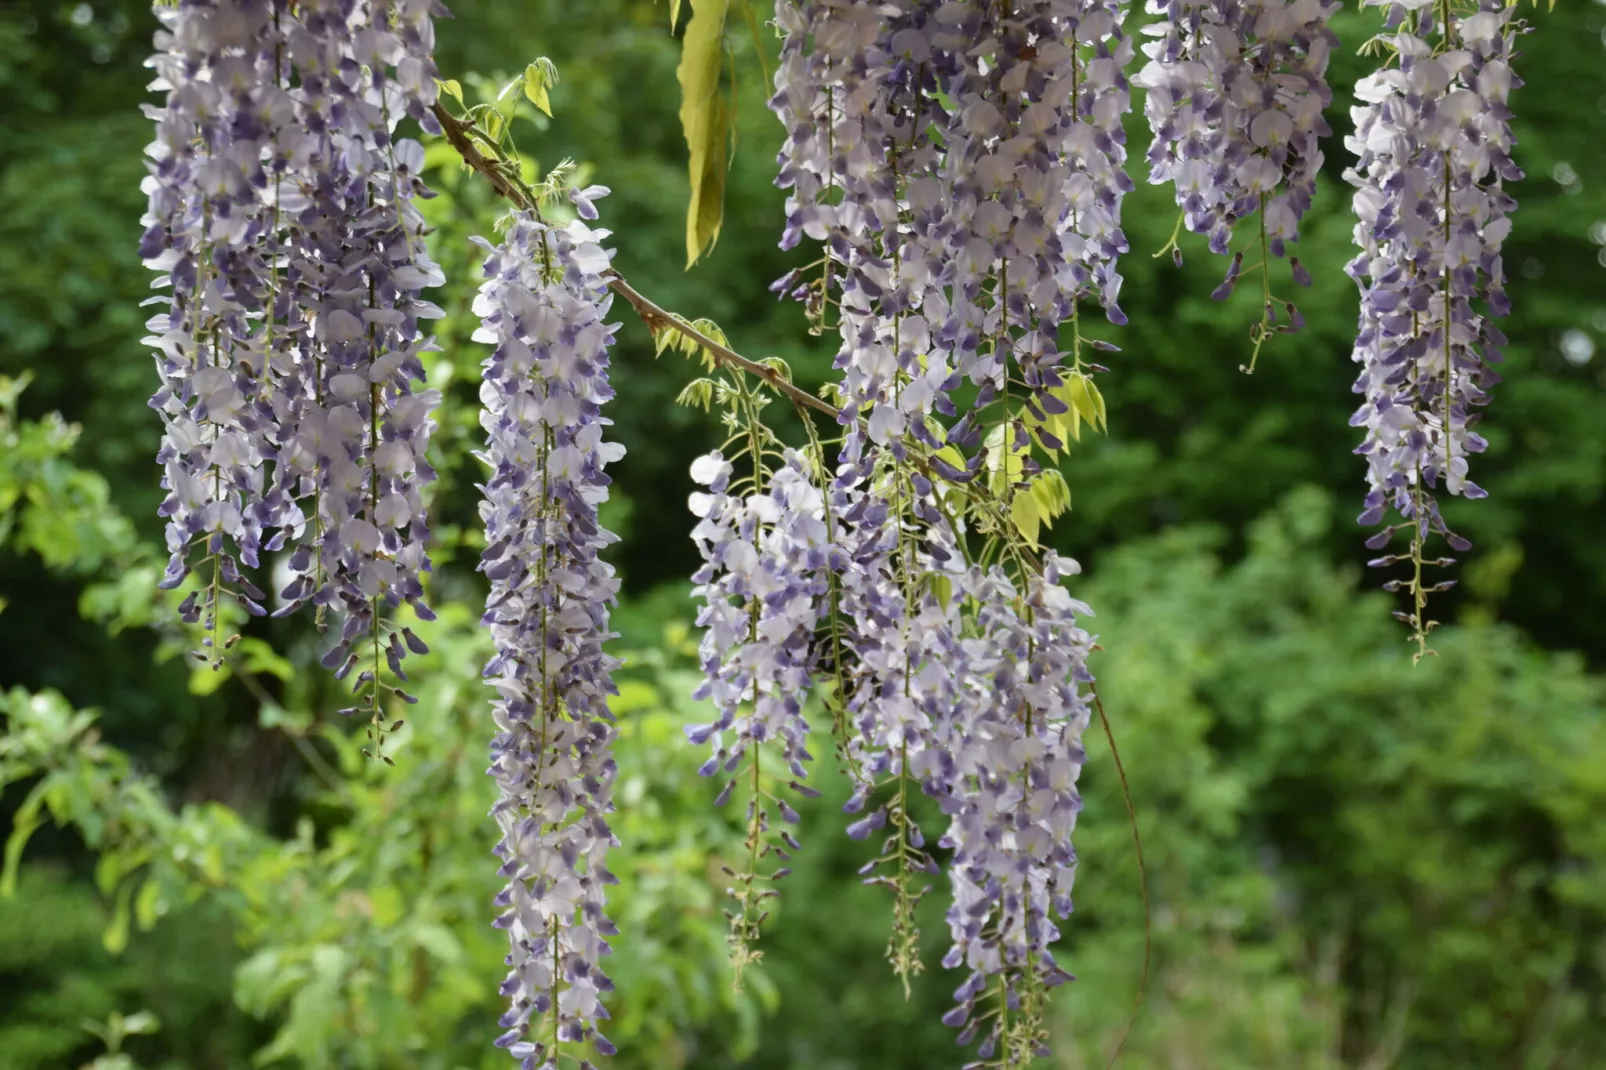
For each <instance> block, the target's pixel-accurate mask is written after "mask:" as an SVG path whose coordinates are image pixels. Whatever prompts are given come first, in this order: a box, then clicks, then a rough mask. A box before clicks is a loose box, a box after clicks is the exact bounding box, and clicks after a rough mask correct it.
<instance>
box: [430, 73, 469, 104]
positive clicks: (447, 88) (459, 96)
mask: <svg viewBox="0 0 1606 1070" xmlns="http://www.w3.org/2000/svg"><path fill="white" fill-rule="evenodd" d="M436 84H437V85H439V86H440V87H441V92H442V93H445V94H446V95H447V96H449V97H451V98H452V99H453V100H455V101H457V106H458V107H459V108H461V107H462V106H463V87H462V86H461V85H458V84H457V79H456V78H442V79H439V80H438V81H437V82H436Z"/></svg>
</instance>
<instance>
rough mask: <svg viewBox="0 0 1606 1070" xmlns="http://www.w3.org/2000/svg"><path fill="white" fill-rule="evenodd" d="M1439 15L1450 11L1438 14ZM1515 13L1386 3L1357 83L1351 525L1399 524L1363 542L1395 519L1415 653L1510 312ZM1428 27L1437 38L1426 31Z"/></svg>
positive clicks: (1492, 2)
mask: <svg viewBox="0 0 1606 1070" xmlns="http://www.w3.org/2000/svg"><path fill="white" fill-rule="evenodd" d="M1447 16H1448V17H1447ZM1511 17H1512V16H1511V11H1510V9H1509V8H1508V7H1507V6H1506V5H1504V4H1502V3H1499V2H1498V0H1489V2H1488V3H1486V4H1484V5H1483V7H1482V9H1481V10H1479V11H1477V12H1476V13H1473V14H1470V15H1466V16H1464V17H1458V16H1457V15H1455V14H1454V13H1453V12H1452V10H1451V9H1450V8H1449V7H1448V6H1447V5H1443V4H1441V5H1438V6H1436V7H1435V6H1430V5H1426V4H1410V5H1404V4H1397V5H1394V6H1392V7H1391V8H1390V31H1391V32H1390V33H1389V34H1388V35H1386V37H1385V38H1384V41H1385V43H1386V45H1387V46H1388V48H1389V49H1390V50H1391V51H1392V53H1393V54H1394V55H1395V56H1397V57H1398V61H1399V62H1398V66H1390V67H1386V68H1384V69H1383V70H1381V71H1378V72H1377V73H1376V74H1373V75H1370V76H1368V77H1367V78H1365V79H1363V80H1362V81H1361V82H1360V84H1359V85H1358V86H1357V87H1356V92H1357V95H1358V96H1359V97H1360V98H1361V100H1362V102H1363V103H1361V104H1360V105H1359V106H1357V107H1356V108H1354V109H1353V111H1354V118H1355V134H1354V136H1353V137H1352V138H1351V139H1350V140H1349V147H1350V148H1351V150H1352V151H1353V152H1355V154H1356V155H1357V157H1358V161H1357V163H1356V165H1355V167H1354V168H1352V169H1351V170H1350V171H1348V172H1346V177H1347V178H1348V179H1349V180H1350V182H1351V183H1352V184H1354V185H1355V186H1356V193H1355V198H1354V200H1355V214H1356V216H1357V218H1358V222H1357V223H1356V227H1355V240H1356V244H1358V245H1359V246H1360V247H1361V253H1360V255H1359V256H1357V257H1356V258H1355V259H1354V260H1353V261H1352V262H1351V263H1350V265H1349V268H1348V271H1349V274H1350V275H1351V276H1352V277H1354V278H1355V280H1356V281H1357V283H1359V285H1360V289H1361V316H1360V329H1359V333H1358V335H1357V337H1356V343H1355V353H1354V359H1355V361H1356V363H1358V364H1360V366H1361V371H1360V375H1359V377H1358V378H1357V379H1356V382H1355V392H1356V393H1358V394H1361V395H1363V398H1364V400H1363V401H1362V403H1361V405H1360V407H1359V408H1358V409H1356V411H1355V415H1354V416H1353V417H1352V418H1351V420H1350V423H1351V424H1352V425H1353V426H1356V427H1363V428H1365V429H1366V439H1365V441H1364V442H1363V443H1362V444H1361V446H1360V448H1359V449H1358V450H1357V451H1356V452H1358V453H1360V454H1361V455H1362V456H1364V457H1365V458H1366V461H1367V481H1368V483H1369V485H1370V488H1371V489H1370V490H1369V491H1368V493H1367V495H1366V509H1365V511H1364V512H1363V513H1362V514H1361V517H1360V522H1361V523H1363V524H1367V525H1373V524H1380V523H1383V522H1384V520H1385V519H1386V518H1387V517H1388V516H1389V514H1390V512H1391V511H1392V512H1393V513H1394V514H1395V515H1397V516H1398V517H1399V518H1400V520H1399V522H1397V523H1395V524H1392V525H1390V526H1388V527H1386V528H1385V529H1384V530H1383V531H1381V532H1379V533H1378V534H1377V535H1376V536H1375V537H1374V538H1373V539H1372V540H1370V541H1369V543H1368V545H1369V546H1372V547H1373V548H1375V549H1383V548H1385V547H1386V546H1387V545H1388V544H1389V542H1390V539H1391V537H1392V535H1393V534H1394V532H1395V531H1396V530H1397V529H1401V528H1403V529H1406V530H1408V531H1409V532H1410V549H1409V551H1408V552H1406V553H1404V554H1388V555H1385V556H1383V557H1381V558H1378V559H1377V560H1376V561H1375V562H1374V564H1377V565H1384V566H1386V565H1392V564H1395V563H1397V562H1401V561H1404V562H1408V563H1409V564H1410V566H1411V575H1410V576H1409V577H1408V578H1406V579H1403V580H1391V581H1390V582H1389V584H1388V585H1387V586H1388V587H1389V588H1390V589H1394V590H1399V589H1404V590H1405V591H1407V593H1409V594H1410V596H1411V609H1410V610H1408V611H1399V612H1397V613H1396V616H1398V617H1400V618H1401V619H1402V620H1404V621H1405V622H1406V623H1408V624H1410V625H1411V627H1412V630H1413V634H1414V636H1415V638H1416V640H1417V642H1418V644H1419V645H1418V654H1419V656H1420V654H1421V653H1422V652H1425V651H1426V649H1427V648H1426V636H1427V633H1428V631H1429V630H1431V628H1432V627H1433V622H1431V621H1429V620H1428V619H1427V618H1426V616H1425V615H1424V607H1425V604H1426V601H1427V596H1428V594H1430V593H1432V592H1434V591H1438V590H1443V589H1445V588H1447V587H1449V586H1450V585H1452V584H1453V583H1454V582H1455V581H1453V580H1446V581H1442V582H1440V583H1437V584H1429V583H1427V582H1426V581H1425V580H1424V579H1423V576H1422V569H1423V567H1424V566H1427V565H1434V564H1448V563H1449V559H1445V558H1433V559H1429V558H1427V557H1426V556H1425V553H1426V551H1425V544H1426V543H1427V540H1428V538H1429V537H1430V535H1432V534H1435V533H1437V534H1440V535H1443V536H1445V537H1446V539H1447V540H1448V542H1449V544H1450V546H1451V548H1452V549H1456V550H1464V549H1466V548H1467V547H1468V544H1467V542H1466V540H1465V539H1463V538H1461V537H1460V536H1458V535H1456V534H1454V533H1453V532H1451V531H1450V530H1449V529H1448V528H1447V527H1446V526H1445V522H1444V519H1443V517H1442V516H1441V514H1440V512H1439V503H1438V497H1437V495H1438V491H1439V488H1440V487H1441V486H1442V487H1443V490H1444V491H1445V492H1447V493H1449V494H1458V495H1464V496H1465V497H1468V498H1482V497H1484V496H1485V492H1484V490H1483V488H1481V487H1479V486H1478V485H1477V484H1476V483H1474V482H1472V481H1471V480H1470V479H1469V478H1468V475H1469V463H1468V462H1469V459H1470V457H1471V456H1472V455H1473V454H1475V453H1480V452H1482V451H1483V449H1484V448H1485V447H1486V445H1487V443H1486V442H1485V440H1484V439H1483V437H1482V436H1481V435H1479V434H1478V433H1477V432H1476V431H1474V430H1473V426H1474V424H1475V422H1476V420H1477V416H1476V414H1475V413H1474V412H1473V409H1474V408H1475V407H1476V406H1480V405H1483V404H1485V403H1486V402H1487V401H1488V397H1489V396H1488V393H1487V388H1488V387H1489V386H1491V385H1492V384H1493V383H1494V382H1495V380H1496V376H1495V373H1494V371H1493V369H1492V368H1491V367H1490V365H1491V364H1494V363H1497V362H1499V360H1500V358H1501V354H1500V346H1501V345H1503V344H1504V342H1505V337H1504V335H1502V333H1501V332H1500V330H1499V328H1497V327H1496V326H1494V324H1493V323H1492V322H1491V318H1492V317H1495V316H1499V315H1503V314H1504V313H1505V312H1506V311H1507V310H1508V307H1509V306H1508V303H1507V301H1506V297H1505V292H1504V288H1505V271H1504V267H1503V265H1502V262H1501V256H1500V249H1501V245H1502V243H1503V242H1504V240H1505V237H1506V235H1507V234H1508V233H1509V232H1510V229H1511V220H1510V213H1511V211H1512V210H1513V209H1514V208H1515V206H1516V205H1515V202H1514V201H1513V200H1512V198H1511V196H1510V195H1509V194H1508V193H1507V192H1506V190H1505V188H1504V186H1505V183H1507V182H1511V181H1515V180H1517V179H1519V178H1521V177H1522V172H1521V171H1520V170H1519V169H1518V168H1517V166H1516V164H1515V163H1514V162H1513V161H1512V159H1511V148H1512V144H1513V139H1512V136H1511V129H1510V119H1511V112H1510V110H1509V108H1508V107H1507V97H1508V94H1509V93H1510V91H1511V90H1512V89H1513V88H1514V87H1515V86H1516V85H1518V84H1520V82H1519V80H1518V79H1517V77H1516V75H1515V74H1514V73H1513V72H1512V69H1511V64H1510V55H1511V49H1512V41H1513V27H1512V24H1511ZM1435 38H1436V40H1434V39H1435Z"/></svg>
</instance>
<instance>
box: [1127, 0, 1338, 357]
mask: <svg viewBox="0 0 1606 1070" xmlns="http://www.w3.org/2000/svg"><path fill="white" fill-rule="evenodd" d="M1338 7H1339V5H1338V3H1337V2H1336V0H1261V2H1253V0H1149V4H1148V10H1149V11H1150V12H1151V13H1152V14H1154V15H1156V16H1159V19H1158V21H1157V22H1155V23H1154V24H1152V25H1150V26H1148V27H1145V30H1144V32H1145V33H1147V34H1150V35H1152V36H1154V37H1156V38H1158V39H1157V40H1155V41H1152V42H1150V43H1149V44H1147V45H1145V46H1144V47H1143V51H1144V53H1145V54H1146V55H1148V56H1149V62H1148V64H1147V65H1146V66H1145V67H1144V68H1143V70H1142V71H1141V72H1140V73H1139V75H1138V77H1137V78H1136V79H1134V81H1135V82H1136V84H1138V85H1140V86H1142V87H1143V88H1144V89H1146V90H1147V91H1148V95H1147V99H1146V102H1145V104H1144V112H1145V114H1146V115H1147V116H1148V120H1149V128H1150V129H1151V130H1152V131H1153V133H1154V140H1153V142H1152V143H1151V145H1150V147H1149V154H1148V158H1149V181H1150V182H1153V183H1156V184H1166V185H1170V186H1172V187H1173V188H1174V190H1175V193H1176V201H1177V206H1178V207H1179V208H1180V209H1181V210H1182V218H1181V220H1180V221H1179V222H1181V223H1185V224H1186V225H1187V228H1188V230H1189V231H1193V232H1196V233H1202V234H1206V235H1208V236H1209V244H1210V250H1211V252H1214V253H1219V254H1221V255H1225V256H1231V257H1232V260H1231V263H1230V264H1229V266H1228V269H1227V275H1226V278H1225V279H1224V280H1223V282H1222V283H1221V285H1220V286H1219V287H1217V288H1216V290H1215V292H1214V293H1213V294H1212V296H1213V297H1215V298H1216V299H1218V300H1223V299H1225V298H1227V297H1228V296H1230V295H1231V294H1232V292H1233V289H1234V288H1235V287H1236V286H1237V284H1238V282H1239V280H1240V278H1241V277H1242V274H1243V273H1244V271H1243V261H1244V255H1243V252H1242V251H1240V252H1238V253H1236V254H1234V253H1233V252H1232V238H1233V228H1234V226H1235V224H1237V223H1238V222H1239V221H1241V220H1244V219H1247V218H1248V217H1250V216H1251V215H1254V216H1257V217H1258V221H1259V236H1258V241H1257V242H1255V243H1254V247H1253V253H1254V254H1255V255H1258V263H1256V264H1255V266H1254V267H1252V268H1251V271H1258V272H1259V273H1260V277H1261V283H1262V285H1261V295H1260V297H1261V304H1262V306H1263V307H1262V310H1261V311H1262V319H1261V322H1260V323H1259V324H1258V325H1257V326H1256V328H1255V329H1254V331H1253V332H1252V335H1251V337H1252V339H1253V341H1254V343H1255V351H1256V355H1257V356H1258V354H1259V349H1260V346H1261V344H1262V343H1264V342H1265V340H1266V339H1267V338H1268V337H1269V336H1270V335H1271V334H1272V333H1275V332H1276V331H1277V330H1296V329H1298V328H1299V327H1300V326H1302V325H1303V322H1304V321H1303V318H1302V317H1301V315H1300V313H1299V310H1298V309H1297V308H1296V307H1295V306H1294V304H1293V302H1291V301H1279V299H1277V298H1275V297H1274V296H1273V294H1272V290H1271V259H1272V258H1273V257H1282V256H1284V255H1286V253H1287V243H1288V242H1291V241H1296V240H1297V239H1298V238H1299V221H1300V219H1301V218H1302V217H1303V216H1304V214H1305V212H1306V211H1307V210H1308V209H1309V208H1310V205H1311V200H1312V198H1313V197H1314V196H1315V193H1316V176H1317V174H1318V173H1319V172H1320V170H1321V166H1322V151H1321V146H1320V140H1321V139H1322V138H1323V137H1326V136H1327V135H1328V134H1330V133H1331V132H1332V131H1331V130H1330V128H1329V127H1328V125H1327V122H1326V120H1325V119H1324V118H1323V117H1322V112H1323V109H1325V108H1326V107H1327V106H1328V105H1329V104H1331V103H1332V99H1333V94H1332V90H1331V89H1330V88H1329V87H1328V85H1327V63H1328V59H1329V57H1330V56H1331V55H1332V51H1333V48H1334V47H1335V46H1336V45H1337V44H1338V35H1337V34H1335V33H1334V32H1333V31H1332V30H1331V29H1330V28H1329V26H1328V23H1329V21H1330V20H1331V18H1332V16H1333V14H1334V12H1336V11H1337V10H1338ZM1169 248H1170V249H1171V251H1172V254H1173V258H1174V259H1175V260H1176V262H1177V263H1179V264H1180V263H1181V262H1182V250H1181V248H1180V247H1179V246H1178V245H1177V244H1176V241H1175V239H1174V238H1173V240H1172V243H1171V245H1170V246H1169ZM1289 265H1290V268H1291V270H1292V273H1293V278H1294V280H1295V281H1296V282H1298V283H1299V284H1300V285H1309V284H1310V281H1311V279H1310V275H1309V273H1308V272H1306V271H1305V269H1304V267H1303V266H1301V264H1300V263H1299V258H1298V257H1292V258H1290V260H1289ZM1279 304H1280V305H1281V306H1282V308H1281V312H1282V317H1281V321H1280V320H1279V315H1278V313H1279V308H1278V306H1279ZM1253 367H1254V361H1253V360H1251V362H1250V364H1249V366H1248V368H1249V370H1252V369H1253Z"/></svg>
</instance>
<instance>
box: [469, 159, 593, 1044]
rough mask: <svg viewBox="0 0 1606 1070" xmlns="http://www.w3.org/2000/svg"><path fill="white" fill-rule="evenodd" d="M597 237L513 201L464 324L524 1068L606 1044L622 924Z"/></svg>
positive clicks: (506, 903) (510, 987)
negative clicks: (612, 824)
mask: <svg viewBox="0 0 1606 1070" xmlns="http://www.w3.org/2000/svg"><path fill="white" fill-rule="evenodd" d="M588 192H590V193H592V194H593V195H596V194H597V191H596V190H592V191H588ZM602 192H606V191H602ZM590 214H592V215H594V214H595V213H594V212H592V213H590ZM607 236H608V232H607V231H604V230H592V229H590V228H589V227H587V226H586V225H585V224H584V223H582V222H574V223H571V224H569V225H568V226H565V227H558V226H554V225H551V224H548V223H545V222H543V221H542V220H541V219H540V218H538V217H537V216H535V215H534V214H533V213H522V214H519V215H515V216H514V217H513V219H512V221H511V223H510V225H509V227H508V232H507V236H506V238H505V240H504V241H503V243H502V244H501V245H499V246H494V247H493V246H491V245H489V243H484V244H485V245H486V247H487V249H488V250H489V253H490V255H489V256H488V257H487V258H486V261H485V274H486V276H487V279H486V282H485V284H484V285H483V286H482V287H481V288H480V292H479V296H478V297H477V298H476V299H475V302H474V312H475V314H476V315H477V316H479V317H480V319H481V326H480V328H479V329H478V330H477V331H476V332H475V335H474V338H475V340H476V341H481V342H486V343H489V344H491V345H493V346H495V350H494V352H493V353H492V354H491V356H490V357H489V358H488V359H487V360H486V361H485V375H484V381H483V383H482V385H481V388H480V400H481V402H482V404H483V405H484V408H483V410H482V415H481V423H483V424H484V427H485V431H486V448H485V452H484V453H483V454H482V457H481V459H482V460H484V462H485V463H486V464H487V465H488V466H489V467H490V469H491V475H490V478H489V479H488V480H487V482H486V483H485V485H484V495H485V497H484V501H483V503H482V504H481V507H480V515H481V518H482V519H483V520H484V522H485V536H486V548H485V552H484V554H483V555H482V557H481V561H480V570H481V571H483V572H484V573H485V574H486V576H487V578H488V579H489V580H490V585H491V587H490V594H489V596H488V598H487V600H486V604H485V624H486V625H487V626H489V628H490V630H491V635H492V638H493V639H494V641H495V643H496V653H495V655H494V656H493V657H492V658H491V660H490V661H489V662H488V663H487V664H486V666H485V676H486V677H487V679H489V680H490V682H491V684H492V685H493V687H494V688H495V689H496V692H497V699H496V702H495V703H494V718H495V721H496V726H497V729H498V734H497V736H496V738H495V740H494V741H493V742H492V747H491V749H492V763H491V774H492V776H494V777H495V778H496V782H497V786H498V788H499V789H500V799H499V800H498V802H497V803H496V805H495V807H494V808H493V810H492V813H493V815H494V816H495V817H496V819H497V821H498V823H499V825H500V826H501V829H502V842H501V844H500V845H499V846H498V847H497V856H498V857H499V858H501V859H502V860H503V866H502V875H503V876H504V877H506V878H507V879H508V886H507V889H506V890H505V891H504V892H503V893H502V894H501V895H500V896H499V897H498V899H497V903H498V905H499V906H501V907H503V908H505V911H506V912H505V913H504V914H503V915H502V917H501V918H500V920H499V921H498V922H497V924H498V925H499V926H501V927H503V928H505V929H507V930H508V936H509V939H510V940H511V942H512V950H511V952H510V953H509V955H508V960H507V964H508V967H509V972H508V977H507V981H506V983H505V984H504V985H503V986H502V991H503V994H504V995H506V996H508V997H509V998H510V999H511V1001H512V1007H511V1009H510V1010H509V1011H508V1013H507V1014H506V1015H505V1016H504V1017H503V1019H502V1025H503V1027H504V1028H505V1029H506V1030H507V1031H506V1032H505V1033H504V1034H503V1035H502V1037H501V1039H500V1040H498V1042H497V1043H498V1044H500V1045H502V1046H504V1047H507V1048H509V1049H510V1050H511V1051H512V1052H513V1054H515V1055H517V1056H519V1057H520V1058H521V1059H522V1060H523V1064H524V1065H525V1066H526V1067H528V1068H531V1070H533V1068H534V1067H538V1066H556V1065H558V1063H559V1055H560V1052H562V1051H564V1045H577V1044H580V1043H583V1042H585V1041H588V1040H589V1041H592V1042H594V1044H595V1046H596V1048H597V1050H598V1051H600V1052H602V1053H603V1054H609V1053H610V1052H611V1050H612V1049H611V1045H610V1044H609V1042H608V1041H607V1039H606V1038H605V1037H603V1036H602V1034H601V1033H599V1032H598V1031H597V1025H596V1023H597V1021H598V1020H599V1019H605V1018H607V1016H608V1015H607V1011H606V1010H605V1009H604V1008H603V1007H602V1004H601V1003H600V1001H599V996H600V995H601V993H604V992H607V991H609V990H611V989H612V987H613V985H612V983H611V982H610V981H609V980H608V978H607V975H606V974H604V973H603V971H602V966H601V959H602V957H603V956H604V955H606V954H607V953H608V944H607V940H606V938H607V937H608V936H610V935H612V934H613V933H614V932H616V930H615V929H614V927H613V925H612V923H611V922H609V921H608V918H607V916H606V914H604V913H603V909H604V900H605V897H606V889H607V886H608V885H609V884H612V883H614V882H615V878H614V876H613V875H612V874H611V873H609V871H608V869H607V866H606V864H605V861H606V856H607V851H608V848H609V847H611V846H613V845H614V844H615V843H617V840H616V839H615V837H614V835H613V832H612V831H611V830H610V829H609V826H608V817H607V815H608V813H609V812H610V811H611V810H612V809H613V803H612V786H613V780H614V776H615V773H616V767H615V764H614V759H613V756H612V744H613V737H614V729H613V716H612V714H611V713H610V712H609V709H608V696H609V695H611V694H614V693H615V689H614V686H613V682H612V674H613V670H614V668H615V666H616V664H617V663H616V661H615V659H614V658H612V657H611V656H609V655H608V654H607V653H605V652H604V649H603V644H604V643H605V642H606V641H607V640H608V639H610V638H611V637H612V632H611V631H610V630H609V626H608V613H609V607H610V606H612V605H613V603H614V601H615V599H616V598H617V595H618V591H619V582H618V580H617V579H616V578H615V577H614V571H613V567H612V566H611V565H609V564H607V563H606V562H604V561H603V560H602V559H601V557H600V553H601V551H602V550H603V549H604V548H605V547H607V546H608V545H609V544H610V543H612V542H614V541H615V536H614V535H613V534H612V533H611V532H609V531H608V530H607V529H606V528H604V527H602V526H601V524H600V523H599V521H598V517H597V510H598V507H599V506H600V505H601V504H602V503H603V502H605V501H606V500H607V498H608V485H609V479H608V476H607V474H606V472H605V468H606V467H607V465H609V464H610V463H612V462H613V461H616V460H618V459H619V458H620V457H622V456H623V455H624V448H623V447H622V446H620V445H618V444H617V443H614V442H609V441H607V440H606V439H605V438H604V434H605V431H606V428H607V426H608V425H609V424H610V423H611V421H609V420H608V419H607V418H606V417H604V416H603V415H602V407H603V405H605V404H606V403H607V402H608V400H609V399H610V398H612V397H613V388H612V387H611V386H610V385H609V382H608V347H609V346H610V345H611V344H612V342H613V335H614V331H615V330H616V328H617V324H610V323H608V322H607V317H608V308H609V304H610V300H611V295H610V293H609V291H608V287H607V281H606V279H605V278H604V277H603V272H604V271H606V270H607V269H608V261H609V255H610V254H609V253H608V252H607V251H606V250H605V249H604V248H603V246H602V244H601V243H602V242H603V241H604V240H605V239H606V238H607ZM543 1021H544V1022H545V1023H547V1026H548V1028H547V1029H542V1028H541V1025H542V1022H543Z"/></svg>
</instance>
